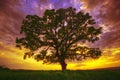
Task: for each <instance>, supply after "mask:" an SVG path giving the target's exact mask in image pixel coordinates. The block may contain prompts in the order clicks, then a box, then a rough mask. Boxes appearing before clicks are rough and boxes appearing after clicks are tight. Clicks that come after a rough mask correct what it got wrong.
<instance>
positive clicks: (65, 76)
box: [0, 70, 120, 80]
mask: <svg viewBox="0 0 120 80" xmlns="http://www.w3.org/2000/svg"><path fill="white" fill-rule="evenodd" d="M0 80H120V70H79V71H64V72H62V71H30V70H0Z"/></svg>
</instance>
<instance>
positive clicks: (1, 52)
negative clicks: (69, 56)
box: [0, 0, 120, 69]
mask: <svg viewBox="0 0 120 80" xmlns="http://www.w3.org/2000/svg"><path fill="white" fill-rule="evenodd" d="M70 6H71V7H74V8H76V9H77V11H79V10H83V11H85V12H89V13H90V14H91V15H92V16H93V18H94V19H95V20H96V22H97V24H96V25H97V26H101V27H103V33H102V35H101V36H100V37H101V38H100V40H99V41H97V42H95V44H91V46H94V47H100V48H102V50H103V51H104V53H103V54H104V55H103V56H102V57H101V58H100V59H98V60H96V61H95V62H94V61H93V62H89V61H90V60H87V61H85V62H83V63H80V64H78V62H77V63H76V64H75V63H70V64H69V65H68V68H69V69H72V68H75V69H83V68H86V69H87V67H88V66H90V65H91V67H89V69H90V68H92V67H94V66H95V65H96V67H94V68H100V67H104V66H106V67H113V66H111V65H115V66H120V64H119V63H120V61H119V59H118V57H120V7H119V6H120V0H1V1H0V65H7V66H8V67H10V68H23V69H24V68H25V69H27V67H28V66H27V65H29V66H30V65H31V64H33V63H34V64H35V66H37V68H36V69H43V68H45V66H43V65H42V63H40V64H39V63H37V62H35V61H34V60H33V59H30V60H28V61H27V60H25V62H24V61H23V59H22V57H23V53H24V52H25V50H19V49H16V48H15V39H16V37H20V36H21V35H20V33H19V32H20V27H21V23H22V20H23V19H24V17H25V16H26V15H27V14H31V15H34V14H37V15H39V16H42V15H43V13H44V11H45V10H46V9H53V8H54V9H59V8H67V7H70ZM105 51H106V52H105ZM107 53H108V54H109V55H106V54H107ZM113 60H114V61H115V62H113V63H112V61H113ZM101 62H102V63H105V62H106V64H99V63H101ZM89 63H91V64H89ZM92 63H93V64H94V66H92V65H93V64H92ZM26 64H27V65H26ZM97 64H99V65H97ZM54 66H58V65H54ZM38 67H41V68H38ZM48 67H50V66H47V68H48ZM32 68H34V66H30V67H29V69H32ZM47 68H46V69H47ZM48 69H53V68H52V67H50V68H48ZM56 69H60V66H58V68H56Z"/></svg>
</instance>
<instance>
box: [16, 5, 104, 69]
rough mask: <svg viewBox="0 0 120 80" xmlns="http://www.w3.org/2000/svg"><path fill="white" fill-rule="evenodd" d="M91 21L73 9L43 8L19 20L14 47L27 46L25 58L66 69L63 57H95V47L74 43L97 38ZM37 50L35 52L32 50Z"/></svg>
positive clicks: (76, 58)
mask: <svg viewBox="0 0 120 80" xmlns="http://www.w3.org/2000/svg"><path fill="white" fill-rule="evenodd" d="M94 25H95V20H94V19H93V18H92V16H90V15H89V13H84V12H82V11H79V12H76V9H75V8H72V7H69V8H66V9H64V8H60V9H58V10H55V9H51V10H46V11H45V12H44V14H43V16H42V17H39V16H37V15H27V16H26V17H25V19H24V20H23V22H22V26H21V31H20V33H21V34H24V37H22V38H17V39H16V46H17V47H21V46H24V47H25V48H27V49H29V50H30V52H26V53H25V55H24V59H26V57H31V56H34V59H35V60H37V61H40V60H43V63H56V62H58V63H60V65H61V67H62V70H66V66H67V64H66V60H82V59H85V58H86V57H91V58H98V57H99V56H100V55H101V51H100V49H99V48H88V47H86V46H84V47H82V46H77V45H76V44H77V43H79V42H86V41H87V42H92V43H93V42H95V41H97V40H99V35H100V34H101V29H102V28H101V27H95V26H94ZM36 50H39V53H35V51H36Z"/></svg>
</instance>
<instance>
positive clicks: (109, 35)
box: [84, 0, 120, 47]
mask: <svg viewBox="0 0 120 80" xmlns="http://www.w3.org/2000/svg"><path fill="white" fill-rule="evenodd" d="M84 2H85V4H86V5H87V8H88V10H89V11H90V13H92V14H93V16H95V18H96V20H98V21H99V22H100V24H103V25H105V26H104V28H106V29H107V30H108V31H107V32H105V33H103V35H102V39H101V40H100V41H98V42H97V43H96V45H97V46H101V47H120V33H119V32H120V0H84Z"/></svg>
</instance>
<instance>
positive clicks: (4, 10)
mask: <svg viewBox="0 0 120 80" xmlns="http://www.w3.org/2000/svg"><path fill="white" fill-rule="evenodd" d="M19 7H20V4H19V1H18V0H1V1H0V41H1V42H4V43H6V44H7V43H10V44H12V43H13V42H14V41H15V37H16V36H17V35H18V33H19V32H18V31H19V30H20V24H21V19H22V18H23V13H22V12H21V11H20V10H19V11H18V9H19Z"/></svg>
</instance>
